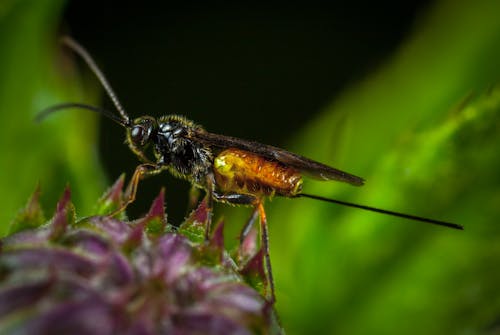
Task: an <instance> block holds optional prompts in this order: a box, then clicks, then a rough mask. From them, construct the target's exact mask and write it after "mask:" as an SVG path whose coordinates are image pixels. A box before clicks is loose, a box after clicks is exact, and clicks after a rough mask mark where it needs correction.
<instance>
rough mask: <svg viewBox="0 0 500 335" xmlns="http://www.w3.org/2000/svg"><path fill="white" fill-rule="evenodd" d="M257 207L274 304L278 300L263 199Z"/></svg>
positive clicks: (269, 299)
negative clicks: (275, 291)
mask: <svg viewBox="0 0 500 335" xmlns="http://www.w3.org/2000/svg"><path fill="white" fill-rule="evenodd" d="M256 209H257V210H258V211H259V216H260V236H261V239H262V240H261V243H262V248H263V249H264V260H265V263H266V272H267V279H268V281H269V288H270V296H269V297H268V301H269V302H270V303H271V304H274V302H275V301H276V296H275V293H274V279H273V271H272V269H271V256H270V255H269V229H268V226H267V217H266V212H265V211H264V205H263V204H262V200H259V202H258V203H257V205H256Z"/></svg>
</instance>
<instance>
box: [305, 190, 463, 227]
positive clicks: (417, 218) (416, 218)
mask: <svg viewBox="0 0 500 335" xmlns="http://www.w3.org/2000/svg"><path fill="white" fill-rule="evenodd" d="M300 197H302V198H311V199H315V200H321V201H326V202H331V203H334V204H339V205H343V206H348V207H354V208H359V209H363V210H365V211H370V212H376V213H382V214H387V215H392V216H397V217H400V218H404V219H409V220H414V221H420V222H427V223H431V224H435V225H438V226H444V227H448V228H453V229H459V230H463V229H464V227H463V226H461V225H459V224H456V223H451V222H445V221H439V220H434V219H429V218H424V217H421V216H416V215H410V214H404V213H399V212H393V211H389V210H386V209H381V208H375V207H370V206H365V205H358V204H353V203H352V202H346V201H341V200H335V199H330V198H325V197H320V196H318V195H312V194H305V193H301V194H297V195H296V196H295V198H300Z"/></svg>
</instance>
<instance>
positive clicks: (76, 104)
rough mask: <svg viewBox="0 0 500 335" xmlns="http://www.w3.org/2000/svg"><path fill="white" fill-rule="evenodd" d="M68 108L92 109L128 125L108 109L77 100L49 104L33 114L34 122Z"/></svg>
mask: <svg viewBox="0 0 500 335" xmlns="http://www.w3.org/2000/svg"><path fill="white" fill-rule="evenodd" d="M68 108H80V109H85V110H89V111H92V112H95V113H99V114H103V115H104V116H106V117H107V118H109V119H111V120H113V121H115V122H116V123H118V124H120V125H122V126H124V127H128V126H129V124H127V123H125V121H124V120H122V119H120V118H119V117H118V116H116V115H115V114H113V113H111V112H110V111H108V110H106V109H104V108H100V107H96V106H92V105H87V104H82V103H79V102H68V103H64V104H59V105H54V106H50V107H49V108H47V109H44V110H43V111H41V112H40V113H38V114H37V115H36V116H35V122H41V121H42V120H43V119H45V118H46V117H47V116H48V115H50V114H52V113H54V112H57V111H60V110H63V109H68Z"/></svg>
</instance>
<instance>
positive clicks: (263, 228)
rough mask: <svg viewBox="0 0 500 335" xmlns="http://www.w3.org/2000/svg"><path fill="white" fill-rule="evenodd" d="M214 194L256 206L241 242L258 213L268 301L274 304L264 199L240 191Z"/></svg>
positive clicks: (235, 201)
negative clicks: (268, 293)
mask: <svg viewBox="0 0 500 335" xmlns="http://www.w3.org/2000/svg"><path fill="white" fill-rule="evenodd" d="M213 195H214V198H215V199H216V200H217V201H221V202H226V203H230V204H233V205H254V206H255V207H254V211H253V213H252V216H251V217H250V219H249V220H248V222H247V223H246V224H245V226H244V227H243V230H242V231H241V233H240V243H241V241H243V240H244V239H245V237H246V236H247V235H248V233H249V232H250V229H251V227H252V225H253V224H254V222H255V220H256V219H257V215H258V216H260V237H261V242H260V243H261V246H262V249H263V251H264V261H265V263H266V272H267V279H268V281H269V288H270V296H269V297H268V301H269V302H270V303H271V304H273V303H274V302H275V300H276V297H275V293H274V279H273V271H272V268H271V256H270V255H269V229H268V226H267V217H266V212H265V210H264V205H263V203H262V200H261V199H259V198H257V197H255V196H253V195H248V194H239V193H228V194H218V193H217V192H214V193H213Z"/></svg>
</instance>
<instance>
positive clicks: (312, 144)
mask: <svg viewBox="0 0 500 335" xmlns="http://www.w3.org/2000/svg"><path fill="white" fill-rule="evenodd" d="M499 12H500V6H499V3H498V2H497V3H496V4H494V3H492V2H487V1H479V2H474V3H473V4H470V5H466V4H464V3H459V2H451V1H443V2H440V3H439V4H438V5H437V6H435V7H434V8H433V9H432V10H431V11H430V12H429V13H428V14H427V15H426V16H425V17H423V18H421V19H420V20H419V21H418V23H419V25H417V27H416V30H415V32H414V34H413V36H411V37H410V38H408V40H407V42H406V43H404V44H403V45H402V46H401V47H400V49H399V50H398V51H397V52H396V53H395V54H394V55H393V57H392V58H391V59H388V60H387V63H386V64H384V65H383V66H381V67H380V69H379V70H378V71H376V72H374V73H373V74H372V75H370V76H368V77H367V78H366V79H365V80H364V81H362V82H360V83H358V84H357V85H355V86H353V87H351V88H349V89H348V90H346V91H345V93H344V94H342V95H341V96H340V97H337V99H335V103H334V104H333V105H332V106H330V107H329V108H328V109H327V110H326V111H325V113H324V114H323V115H322V116H321V117H320V118H318V119H317V120H316V121H315V122H313V123H312V124H310V125H309V127H308V128H307V129H305V131H304V132H303V134H301V136H300V137H299V138H298V139H297V140H298V141H297V144H296V146H295V148H296V151H297V152H299V153H303V154H305V155H307V156H309V157H314V158H317V159H318V160H320V161H324V162H329V163H331V164H332V165H333V166H336V167H339V168H340V169H344V170H347V171H349V172H352V173H354V174H357V175H360V176H362V177H365V178H366V180H367V182H366V185H365V186H363V187H362V188H359V189H356V188H353V187H351V186H349V185H341V184H332V183H317V184H316V183H314V182H313V181H308V183H307V184H305V191H306V192H308V193H315V194H320V195H323V196H331V197H333V198H340V199H343V200H350V201H353V202H357V203H362V204H368V205H373V206H377V207H382V208H387V209H393V210H398V211H404V212H408V213H414V214H418V215H424V216H428V217H433V218H438V219H444V220H449V221H452V222H456V223H459V224H463V225H464V226H465V231H453V230H448V229H444V228H441V227H436V226H431V225H426V224H423V223H415V222H409V221H405V220H401V219H396V218H391V217H387V216H382V215H378V214H372V213H367V212H363V211H357V210H354V209H349V208H337V207H335V206H333V205H330V204H323V203H318V202H313V201H310V200H305V199H302V200H294V201H281V200H279V201H274V202H275V203H277V204H276V205H273V206H268V208H271V209H272V211H270V213H269V221H270V225H271V234H270V235H271V242H272V243H271V251H272V253H271V256H272V260H273V265H274V270H275V277H276V283H277V299H278V310H279V311H280V315H281V316H282V318H283V322H284V324H285V325H286V328H287V329H288V331H289V333H292V334H299V333H300V334H311V333H331V334H334V333H337V334H414V333H415V334H422V333H425V334H450V333H471V334H475V333H479V332H483V331H493V330H492V329H493V328H494V324H495V322H498V321H497V320H498V318H499V311H500V293H499V292H500V291H499V290H498V282H500V271H499V270H498V260H499V259H500V247H499V243H498V239H499V238H500V228H499V225H498V224H496V221H497V218H498V217H500V206H499V203H500V174H499V173H498V171H500V157H499V155H498V148H499V146H500V88H499V87H498V86H492V84H494V83H495V82H498V80H499V78H500V77H499V74H500V66H499V65H500V61H499V60H500V44H499V43H498V41H500V21H499V20H498V17H497V15H496V13H499ZM318 134H320V135H318ZM334 207H335V208H334Z"/></svg>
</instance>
